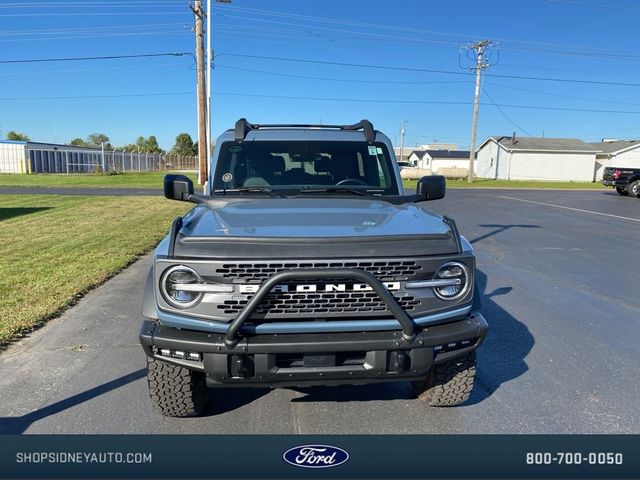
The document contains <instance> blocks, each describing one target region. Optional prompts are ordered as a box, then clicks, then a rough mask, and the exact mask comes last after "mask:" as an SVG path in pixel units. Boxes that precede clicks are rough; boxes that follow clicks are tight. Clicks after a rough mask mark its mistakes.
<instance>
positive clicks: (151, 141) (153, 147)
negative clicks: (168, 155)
mask: <svg viewBox="0 0 640 480" xmlns="http://www.w3.org/2000/svg"><path fill="white" fill-rule="evenodd" d="M147 150H148V151H149V152H150V153H164V150H162V149H161V148H160V145H158V139H157V138H156V137H155V136H153V135H150V136H149V137H148V138H147Z"/></svg>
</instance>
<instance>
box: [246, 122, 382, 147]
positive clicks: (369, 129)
mask: <svg viewBox="0 0 640 480" xmlns="http://www.w3.org/2000/svg"><path fill="white" fill-rule="evenodd" d="M267 128H319V129H330V130H352V131H356V130H362V131H363V132H364V138H365V140H366V141H367V142H368V143H373V142H374V141H375V138H376V132H375V130H374V128H373V124H372V123H371V122H370V121H369V120H360V121H359V122H358V123H354V124H353V125H315V124H310V123H308V124H307V123H305V124H286V123H272V124H257V123H249V122H248V121H247V119H246V118H241V119H240V120H238V121H237V122H236V126H235V141H236V142H238V143H239V142H242V141H244V139H245V138H246V136H247V133H249V132H250V131H251V130H260V129H267Z"/></svg>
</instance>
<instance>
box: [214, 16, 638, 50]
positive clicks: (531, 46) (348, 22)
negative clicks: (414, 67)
mask: <svg viewBox="0 0 640 480" xmlns="http://www.w3.org/2000/svg"><path fill="white" fill-rule="evenodd" d="M224 8H225V10H232V11H233V10H240V11H241V12H242V11H245V12H247V13H250V14H256V15H264V16H276V17H279V18H280V17H289V18H294V19H297V20H302V21H307V22H309V21H317V22H322V23H329V24H340V25H350V26H356V27H362V28H374V29H386V30H393V31H405V32H411V33H420V34H424V33H430V34H436V35H442V36H453V37H457V38H463V39H465V40H466V41H469V39H470V36H469V34H460V33H451V32H439V31H431V30H424V29H415V28H408V27H398V26H389V25H380V24H375V23H364V22H356V21H352V20H341V19H336V18H329V17H317V16H309V15H298V14H291V13H286V12H277V11H273V10H261V9H252V8H246V7H237V6H231V5H228V6H225V7H224ZM218 15H220V16H223V17H224V16H226V17H230V18H240V19H245V20H249V21H254V22H263V23H274V24H280V25H287V26H288V27H291V26H297V27H302V28H307V29H308V28H313V29H320V30H329V31H337V32H346V33H352V34H357V35H363V36H373V37H378V38H386V39H393V40H401V41H408V42H412V43H432V44H436V45H456V46H457V45H458V43H457V42H453V41H442V40H440V41H439V40H427V39H422V38H416V37H410V38H408V37H398V36H392V35H379V34H372V33H369V32H357V31H353V30H342V29H333V28H328V27H320V26H317V25H304V24H302V25H301V24H292V23H291V22H289V21H280V20H267V19H262V18H254V17H243V16H239V15H230V14H228V13H224V14H218ZM496 40H497V41H500V42H502V43H504V42H506V43H510V44H516V46H510V47H505V46H502V47H501V48H502V50H505V51H514V52H528V51H529V52H536V53H543V54H554V55H565V56H580V57H585V56H586V57H594V56H597V57H601V58H605V59H626V60H639V59H640V56H639V55H636V54H632V53H619V52H608V51H603V50H602V49H594V48H590V49H589V50H582V51H579V50H575V49H580V48H583V49H584V47H577V46H571V45H566V44H554V43H545V42H537V41H530V40H516V39H507V38H496ZM517 44H523V45H529V47H522V46H517ZM534 46H538V48H534ZM549 47H561V48H562V50H552V49H549ZM567 48H571V49H574V50H566V49H567ZM587 48H588V47H587Z"/></svg>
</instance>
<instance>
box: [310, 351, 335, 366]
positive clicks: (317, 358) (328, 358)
mask: <svg viewBox="0 0 640 480" xmlns="http://www.w3.org/2000/svg"><path fill="white" fill-rule="evenodd" d="M302 364H303V365H304V366H305V367H335V365H336V354H335V353H319V354H318V353H305V354H304V357H303V358H302Z"/></svg>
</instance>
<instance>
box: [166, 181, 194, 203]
mask: <svg viewBox="0 0 640 480" xmlns="http://www.w3.org/2000/svg"><path fill="white" fill-rule="evenodd" d="M190 195H193V182H192V181H191V179H190V178H189V177H187V176H185V175H174V174H169V175H165V176H164V196H165V197H167V198H168V199H169V200H180V201H183V202H188V201H190V199H189V196H190Z"/></svg>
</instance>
